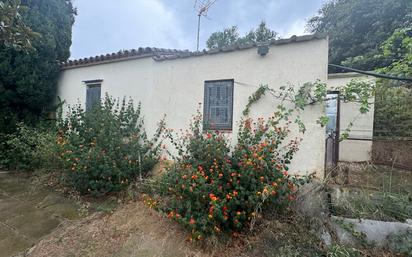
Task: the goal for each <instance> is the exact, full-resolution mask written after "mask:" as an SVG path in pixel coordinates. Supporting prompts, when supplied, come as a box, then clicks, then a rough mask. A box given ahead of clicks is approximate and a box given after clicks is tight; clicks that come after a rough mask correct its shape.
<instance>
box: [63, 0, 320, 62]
mask: <svg viewBox="0 0 412 257" xmlns="http://www.w3.org/2000/svg"><path fill="white" fill-rule="evenodd" d="M324 1H325V0H218V1H217V2H216V3H215V4H214V5H213V6H212V7H211V9H210V10H209V13H208V18H203V17H202V20H201V31H200V47H201V48H204V47H205V42H206V40H207V38H208V37H209V36H210V34H211V33H212V32H215V31H219V30H223V29H224V28H227V27H230V26H233V25H237V26H238V28H239V31H240V33H241V34H245V33H246V32H248V31H249V30H250V29H252V28H256V26H257V25H258V24H259V23H260V21H262V20H265V21H266V23H267V24H268V26H269V27H270V28H271V29H273V30H275V31H277V32H278V33H280V35H281V36H282V37H288V36H291V35H293V34H297V35H299V34H303V33H304V27H305V23H306V20H307V19H308V18H309V17H310V16H312V15H314V14H315V13H316V11H317V10H318V9H319V7H320V6H321V4H322V2H324ZM194 2H195V0H74V4H75V6H76V7H77V8H78V12H79V15H78V16H77V19H76V23H75V26H74V30H73V47H72V49H71V50H72V57H71V58H79V57H86V56H93V55H98V54H104V53H108V52H115V51H118V50H120V49H129V48H137V47H139V46H155V47H164V48H179V49H190V50H194V49H195V46H196V34H197V18H198V17H197V15H196V11H195V9H194Z"/></svg>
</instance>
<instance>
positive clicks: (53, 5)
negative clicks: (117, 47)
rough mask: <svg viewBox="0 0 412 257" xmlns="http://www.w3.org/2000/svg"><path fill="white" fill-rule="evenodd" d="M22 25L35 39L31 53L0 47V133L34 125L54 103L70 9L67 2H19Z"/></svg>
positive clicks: (71, 17)
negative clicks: (23, 125)
mask: <svg viewBox="0 0 412 257" xmlns="http://www.w3.org/2000/svg"><path fill="white" fill-rule="evenodd" d="M22 5H24V6H27V8H28V11H26V12H23V13H22V14H21V16H22V22H24V24H26V25H27V26H28V27H30V28H32V29H33V30H34V31H35V32H36V33H39V34H40V36H39V37H35V38H34V39H33V40H31V45H32V47H33V48H34V49H35V50H34V51H19V50H18V49H15V48H14V47H13V46H7V45H4V44H1V45H0V132H3V133H12V132H14V130H15V128H16V124H17V123H18V122H19V121H24V122H25V123H27V124H33V123H36V122H37V121H38V120H39V117H40V116H41V114H42V113H44V112H46V111H47V110H48V108H49V107H50V105H51V104H52V103H53V101H54V97H55V90H56V85H57V78H58V74H59V70H60V68H59V63H60V62H62V61H66V60H67V58H68V57H69V56H70V45H71V28H72V24H73V22H74V9H73V7H72V4H71V2H70V1H69V0H23V1H22Z"/></svg>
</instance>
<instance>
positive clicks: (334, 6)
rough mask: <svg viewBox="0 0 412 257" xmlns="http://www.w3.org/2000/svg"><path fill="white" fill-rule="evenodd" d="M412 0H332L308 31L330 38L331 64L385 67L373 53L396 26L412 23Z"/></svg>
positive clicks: (311, 23) (366, 67)
mask: <svg viewBox="0 0 412 257" xmlns="http://www.w3.org/2000/svg"><path fill="white" fill-rule="evenodd" d="M411 13H412V1H411V0H396V1H393V0H331V1H329V2H327V3H325V4H324V5H323V6H322V8H321V9H320V10H319V14H318V15H317V16H315V17H313V18H311V19H310V20H309V22H308V24H307V30H308V31H309V32H312V33H314V32H322V33H327V34H328V35H329V37H330V63H333V64H342V63H343V61H345V63H344V64H346V65H350V66H352V67H354V68H360V69H365V70H373V69H374V68H377V67H384V66H386V65H387V64H388V63H387V61H386V60H385V59H372V58H366V59H362V56H368V57H371V56H374V55H375V54H376V53H377V52H378V50H379V45H381V44H382V43H383V42H384V41H385V40H386V39H387V38H388V37H389V36H390V35H392V33H393V32H394V31H395V29H398V28H402V27H407V26H410V25H411V24H412V15H411Z"/></svg>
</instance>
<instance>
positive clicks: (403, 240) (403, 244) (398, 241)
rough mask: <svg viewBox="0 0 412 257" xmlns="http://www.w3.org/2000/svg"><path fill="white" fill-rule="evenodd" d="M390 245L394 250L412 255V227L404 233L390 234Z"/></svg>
mask: <svg viewBox="0 0 412 257" xmlns="http://www.w3.org/2000/svg"><path fill="white" fill-rule="evenodd" d="M388 247H389V249H391V250H392V251H395V252H398V253H403V254H406V255H407V256H412V229H408V230H406V231H404V232H403V233H399V234H393V235H390V236H389V238H388Z"/></svg>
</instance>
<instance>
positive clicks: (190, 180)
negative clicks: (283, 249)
mask: <svg viewBox="0 0 412 257" xmlns="http://www.w3.org/2000/svg"><path fill="white" fill-rule="evenodd" d="M281 120H283V116H277V115H276V114H275V115H274V116H273V117H271V118H269V119H268V120H266V121H265V120H263V119H259V120H258V121H257V122H256V123H254V122H253V121H252V120H251V119H246V120H244V121H243V122H242V125H240V127H239V134H238V140H237V145H236V146H235V147H234V150H233V151H232V152H231V151H230V147H229V144H228V141H227V139H226V138H225V136H224V135H223V134H222V133H219V132H212V131H209V132H207V133H202V131H201V124H202V117H201V115H200V114H199V113H198V115H196V116H195V117H194V119H193V121H192V123H191V126H190V130H189V131H187V132H186V133H185V134H183V135H182V136H181V137H180V138H178V139H177V140H176V139H174V136H173V135H169V137H171V139H172V142H173V143H174V144H175V146H176V147H177V149H178V155H177V156H176V158H175V163H173V164H172V165H171V166H170V167H169V168H168V171H167V173H166V174H165V176H164V178H163V180H162V183H161V185H162V194H163V195H162V199H161V202H160V206H159V208H160V209H161V210H162V211H164V212H166V213H167V216H168V217H169V218H171V219H174V220H176V221H178V222H179V223H182V224H184V225H185V226H186V227H188V228H189V229H191V231H192V239H197V240H200V239H202V238H203V237H204V236H205V235H211V234H214V235H219V234H224V235H226V234H228V233H232V235H233V236H236V235H237V233H238V232H239V231H241V230H242V229H244V228H246V227H248V226H250V225H251V223H253V222H254V220H255V218H257V217H258V216H259V215H260V214H259V213H260V212H261V210H264V209H266V207H267V206H268V205H270V204H274V205H275V206H276V207H277V208H278V209H283V207H285V206H287V205H288V204H289V202H290V201H292V200H293V199H294V198H295V193H296V189H297V187H296V186H297V185H298V184H300V183H303V181H302V180H300V179H297V178H292V177H290V176H289V175H288V173H287V170H288V165H289V163H290V160H291V159H292V158H293V155H294V154H295V153H296V151H297V150H298V144H299V142H300V141H299V140H297V139H296V140H292V141H290V142H289V143H288V144H285V141H286V138H287V136H288V135H289V133H290V130H289V128H288V125H289V124H290V123H286V125H284V126H282V125H281Z"/></svg>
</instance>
